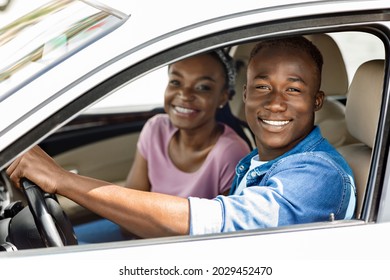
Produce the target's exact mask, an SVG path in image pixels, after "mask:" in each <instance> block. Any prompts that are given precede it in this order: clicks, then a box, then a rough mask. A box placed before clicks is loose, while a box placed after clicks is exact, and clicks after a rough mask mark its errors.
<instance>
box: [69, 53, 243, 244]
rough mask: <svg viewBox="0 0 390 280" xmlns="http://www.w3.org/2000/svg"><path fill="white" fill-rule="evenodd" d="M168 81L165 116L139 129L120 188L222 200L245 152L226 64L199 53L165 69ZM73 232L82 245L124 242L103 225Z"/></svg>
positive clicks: (229, 65) (216, 55)
mask: <svg viewBox="0 0 390 280" xmlns="http://www.w3.org/2000/svg"><path fill="white" fill-rule="evenodd" d="M168 76H169V80H168V85H167V88H166V91H165V98H164V110H165V114H158V115H156V116H154V117H153V118H151V119H150V120H148V122H147V123H146V124H145V126H144V128H143V129H142V132H141V135H140V138H139V141H138V144H137V152H136V156H135V160H134V163H133V166H132V168H131V170H130V172H129V175H128V178H127V181H126V186H127V187H129V188H133V189H138V190H143V191H151V192H158V193H165V194H170V195H175V196H180V197H185V198H187V197H190V196H193V197H201V198H214V197H215V196H217V195H220V194H224V195H227V194H228V193H229V190H230V186H231V184H232V180H233V177H234V175H235V166H236V164H237V162H238V161H239V160H240V159H241V158H242V157H244V156H245V155H246V154H248V153H249V151H250V148H249V144H248V143H250V142H249V140H248V139H247V138H246V136H245V134H244V132H243V130H242V126H241V123H240V121H239V120H238V119H237V118H235V117H234V116H233V115H232V113H231V111H230V108H229V105H228V101H229V99H230V98H231V97H232V96H233V94H234V80H235V71H234V67H233V64H232V60H231V58H230V57H229V56H228V55H227V54H225V53H224V52H223V51H216V52H210V53H206V54H201V55H197V56H194V57H190V58H187V59H184V60H181V61H178V62H176V63H173V64H171V65H170V66H169V68H168ZM240 136H241V137H240ZM95 229H96V231H95ZM75 231H76V235H77V237H78V239H79V240H80V241H81V242H82V243H83V242H87V243H90V242H102V241H113V240H122V239H123V238H127V237H129V236H126V233H124V232H121V231H120V230H119V227H118V226H117V225H116V224H114V223H112V222H110V221H108V220H100V221H97V222H92V223H89V224H85V225H81V226H77V227H76V228H75ZM95 232H99V234H98V235H96V233H95ZM103 237H105V238H104V239H102V238H103Z"/></svg>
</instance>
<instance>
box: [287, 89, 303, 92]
mask: <svg viewBox="0 0 390 280" xmlns="http://www.w3.org/2000/svg"><path fill="white" fill-rule="evenodd" d="M287 91H288V92H291V93H300V92H301V90H300V89H298V88H288V89H287Z"/></svg>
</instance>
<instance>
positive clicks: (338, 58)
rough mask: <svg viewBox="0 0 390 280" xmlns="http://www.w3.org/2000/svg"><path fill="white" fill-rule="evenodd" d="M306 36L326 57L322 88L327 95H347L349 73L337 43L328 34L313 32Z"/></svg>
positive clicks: (324, 57)
mask: <svg viewBox="0 0 390 280" xmlns="http://www.w3.org/2000/svg"><path fill="white" fill-rule="evenodd" d="M305 37H306V38H307V39H309V40H310V41H311V42H312V43H313V44H314V45H316V46H317V48H318V49H319V50H320V52H321V54H322V57H323V59H324V65H323V67H322V82H321V90H322V91H323V92H325V95H327V96H330V95H333V96H335V95H337V96H339V95H341V96H343V95H344V96H345V95H346V94H347V92H348V84H349V83H348V74H347V69H346V67H345V63H344V58H343V56H342V54H341V52H340V49H339V47H338V45H337V43H336V42H335V41H334V40H333V38H332V37H330V36H329V35H327V34H312V35H307V36H305Z"/></svg>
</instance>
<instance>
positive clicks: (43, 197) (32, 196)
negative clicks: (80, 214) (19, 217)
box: [21, 178, 77, 247]
mask: <svg viewBox="0 0 390 280" xmlns="http://www.w3.org/2000/svg"><path fill="white" fill-rule="evenodd" d="M21 186H22V191H23V193H24V194H25V196H26V198H27V202H28V206H29V209H30V211H31V214H32V216H33V218H34V222H35V225H36V227H37V229H38V232H39V234H40V236H41V239H42V241H43V243H44V244H45V246H46V247H62V246H64V245H71V244H72V245H74V244H77V239H76V236H75V234H74V231H73V226H72V224H71V223H70V221H69V219H68V218H67V216H66V214H65V212H64V211H63V210H62V208H61V206H60V205H59V203H58V201H57V199H56V197H55V196H54V195H50V194H47V193H44V192H43V191H42V190H41V189H40V188H39V187H38V186H37V185H36V184H34V183H33V182H31V181H29V180H28V179H25V178H23V179H22V180H21Z"/></svg>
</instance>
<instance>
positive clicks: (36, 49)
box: [0, 0, 122, 101]
mask: <svg viewBox="0 0 390 280" xmlns="http://www.w3.org/2000/svg"><path fill="white" fill-rule="evenodd" d="M121 20H122V19H121V18H120V17H118V15H117V14H115V15H114V14H111V13H110V12H108V11H103V10H100V9H97V8H95V7H92V6H90V5H87V4H86V3H85V2H83V1H74V0H61V1H52V2H49V3H47V4H45V5H43V6H41V7H39V8H37V9H35V10H33V11H32V12H30V13H28V14H26V15H24V16H22V17H20V18H18V19H17V20H15V21H13V22H11V23H9V24H7V25H6V26H4V27H2V28H1V29H0V61H1V62H2V68H0V93H1V94H0V101H1V100H3V99H5V98H6V97H7V96H9V95H10V94H12V89H14V88H15V87H16V86H17V85H18V86H21V85H23V83H25V82H27V81H28V80H29V79H31V78H33V77H34V76H35V75H39V73H40V72H41V71H45V70H47V69H49V67H50V66H53V65H54V64H55V63H58V62H59V61H60V60H62V59H65V58H66V57H68V56H70V55H71V54H72V53H74V52H75V51H77V50H78V49H80V48H82V47H85V46H86V45H87V44H89V43H91V42H92V41H94V40H96V39H97V37H98V36H102V35H103V34H104V33H106V32H107V30H110V29H112V28H113V27H114V26H117V25H118V24H119V23H120V22H121Z"/></svg>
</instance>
